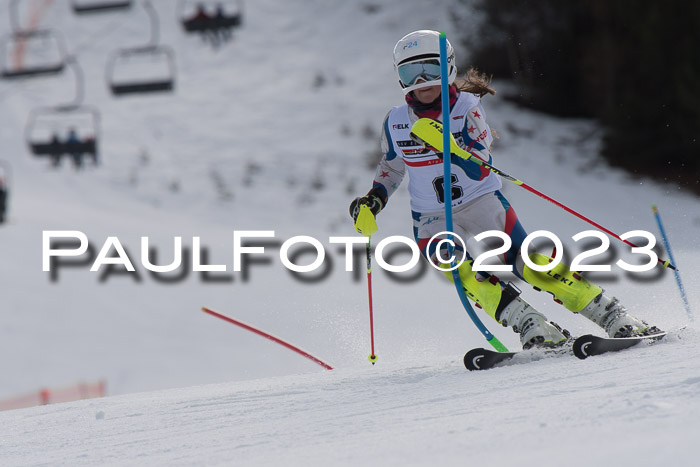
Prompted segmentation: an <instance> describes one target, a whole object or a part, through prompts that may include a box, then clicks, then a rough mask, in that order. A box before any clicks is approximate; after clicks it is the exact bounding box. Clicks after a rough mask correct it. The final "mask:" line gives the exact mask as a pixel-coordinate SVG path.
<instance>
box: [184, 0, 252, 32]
mask: <svg viewBox="0 0 700 467" xmlns="http://www.w3.org/2000/svg"><path fill="white" fill-rule="evenodd" d="M200 8H201V9H202V10H203V12H204V13H206V15H207V17H198V13H200ZM219 9H221V12H220V13H219ZM178 15H179V18H180V22H181V23H182V27H183V28H184V30H185V31H186V32H204V31H211V30H217V29H227V28H234V27H237V26H240V25H241V22H242V17H243V5H242V2H241V1H240V0H228V1H221V0H219V1H212V0H209V1H200V0H184V1H183V0H180V2H179V3H178Z"/></svg>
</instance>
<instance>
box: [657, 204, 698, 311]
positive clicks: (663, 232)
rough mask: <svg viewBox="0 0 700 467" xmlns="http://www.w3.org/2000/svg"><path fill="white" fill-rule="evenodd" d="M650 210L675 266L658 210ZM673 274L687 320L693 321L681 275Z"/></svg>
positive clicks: (676, 270)
mask: <svg viewBox="0 0 700 467" xmlns="http://www.w3.org/2000/svg"><path fill="white" fill-rule="evenodd" d="M651 210H652V211H653V212H654V217H655V218H656V224H657V225H658V226H659V230H660V231H661V239H662V240H663V242H664V248H666V251H667V252H668V259H669V260H670V261H671V263H673V264H676V260H675V259H673V253H671V244H670V243H669V242H668V237H667V236H666V231H665V230H664V225H663V224H662V223H661V216H660V215H659V209H658V208H657V207H656V205H655V204H654V205H652V206H651ZM673 273H674V274H675V276H676V283H677V284H678V288H679V289H680V291H681V298H682V299H683V305H685V311H686V313H688V318H689V319H690V321H693V312H692V311H691V310H690V303H688V296H687V295H686V293H685V288H684V287H683V282H681V274H680V272H678V269H674V270H673Z"/></svg>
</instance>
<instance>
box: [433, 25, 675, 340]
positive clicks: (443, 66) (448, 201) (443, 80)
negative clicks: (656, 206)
mask: <svg viewBox="0 0 700 467" xmlns="http://www.w3.org/2000/svg"><path fill="white" fill-rule="evenodd" d="M447 70H448V68H447V36H446V35H445V33H444V32H441V33H440V86H441V87H440V90H441V96H442V128H443V133H442V147H443V151H447V152H443V154H442V160H443V164H444V168H445V171H444V180H443V185H442V186H443V191H444V200H445V225H446V228H447V232H448V236H447V238H448V240H450V243H448V254H449V255H450V258H453V256H454V255H453V251H454V250H453V248H452V243H454V239H453V236H452V229H453V223H452V166H451V164H452V160H451V159H452V154H451V151H449V149H447V148H450V147H451V145H450V91H449V83H448V77H449V75H448V72H447ZM465 246H466V245H465ZM438 254H439V252H438ZM669 254H671V253H670V252H669ZM450 266H452V267H453V268H454V269H453V270H452V278H453V279H454V283H455V286H456V287H457V293H458V294H459V299H460V300H461V301H462V305H464V309H465V310H466V311H467V314H468V315H469V317H470V318H471V320H472V321H473V322H474V324H475V325H476V327H477V328H478V329H479V331H481V333H482V334H483V335H484V337H485V338H486V340H487V341H488V342H489V344H491V345H492V346H493V347H494V348H495V349H496V350H498V351H499V352H508V349H507V348H506V346H505V345H503V344H502V343H501V341H499V340H498V339H497V338H496V336H494V335H493V334H491V331H489V330H488V328H487V327H486V326H485V325H484V323H482V322H481V320H480V319H479V317H478V316H477V315H476V312H475V311H474V308H472V306H471V304H470V303H469V299H468V298H467V295H466V294H465V292H464V287H462V280H461V279H460V277H459V271H458V270H457V268H456V267H455V266H456V264H455V259H454V258H453V259H452V262H451V264H450Z"/></svg>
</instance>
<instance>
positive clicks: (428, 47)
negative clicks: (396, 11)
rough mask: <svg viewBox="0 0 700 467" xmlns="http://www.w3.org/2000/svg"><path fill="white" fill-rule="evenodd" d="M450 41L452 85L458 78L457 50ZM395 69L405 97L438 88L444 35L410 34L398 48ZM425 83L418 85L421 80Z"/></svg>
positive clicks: (395, 48) (419, 32)
mask: <svg viewBox="0 0 700 467" xmlns="http://www.w3.org/2000/svg"><path fill="white" fill-rule="evenodd" d="M446 42H447V44H446V45H447V71H448V75H447V76H448V83H449V84H452V83H454V80H455V78H456V77H457V66H456V65H455V51H454V49H453V48H452V44H450V41H446ZM394 69H395V70H396V73H397V74H398V75H399V84H400V85H401V88H402V89H403V93H404V94H408V93H409V92H411V91H413V90H414V89H420V88H425V87H428V86H434V85H435V84H436V83H435V82H434V81H439V80H440V33H438V32H437V31H430V30H427V29H423V30H420V31H414V32H412V33H410V34H406V35H405V36H403V37H402V38H401V40H399V41H398V42H397V43H396V45H395V46H394ZM421 78H422V79H423V80H424V82H421V83H418V84H416V81H417V80H418V79H421Z"/></svg>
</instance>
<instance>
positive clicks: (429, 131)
mask: <svg viewBox="0 0 700 467" xmlns="http://www.w3.org/2000/svg"><path fill="white" fill-rule="evenodd" d="M411 137H412V138H414V140H415V141H416V142H418V143H420V144H424V145H425V146H426V147H430V148H432V149H435V151H436V152H443V148H444V147H447V146H449V147H450V150H451V152H452V153H453V154H455V155H457V156H458V157H461V158H462V159H467V160H470V161H473V162H475V163H477V164H479V165H480V166H482V167H483V168H485V169H487V170H490V171H491V172H493V173H495V174H496V175H500V176H501V177H503V178H505V179H506V180H508V181H510V182H513V183H515V184H516V185H518V186H520V187H522V188H524V189H526V190H527V191H529V192H531V193H534V194H536V195H537V196H539V197H540V198H543V199H545V200H547V201H549V202H550V203H553V204H555V205H557V206H559V207H560V208H562V209H564V210H565V211H566V212H568V213H569V214H573V215H574V216H576V217H578V218H579V219H581V220H583V221H585V222H588V223H589V224H591V225H592V226H594V227H596V228H598V229H600V230H602V231H603V232H605V233H606V234H608V235H610V236H611V237H614V238H616V239H618V240H620V241H621V242H624V243H626V244H627V245H629V246H631V247H634V248H639V246H637V245H635V244H634V243H632V242H630V241H629V240H624V239H622V238H621V237H620V236H619V235H618V234H616V233H615V232H613V231H611V230H609V229H607V228H605V227H603V226H602V225H600V224H598V223H597V222H595V221H593V220H591V219H589V218H588V217H586V216H584V215H583V214H580V213H578V212H576V211H574V210H573V209H571V208H570V207H568V206H566V205H565V204H562V203H560V202H559V201H557V200H555V199H554V198H551V197H549V196H547V195H545V194H544V193H542V192H541V191H539V190H536V189H534V188H533V187H531V186H530V185H528V184H527V183H525V182H523V181H521V180H518V179H517V178H515V177H511V176H510V175H508V174H506V173H505V172H502V171H501V170H499V169H497V168H496V167H494V166H492V165H491V164H489V163H488V162H486V161H484V160H481V159H479V158H478V157H476V156H475V155H474V154H472V153H470V152H468V151H465V150H464V149H462V148H461V147H459V146H458V145H457V142H456V141H455V139H454V137H453V136H452V134H451V133H449V132H446V136H445V141H448V139H449V141H450V143H445V144H443V142H442V141H441V140H442V139H443V131H442V125H441V124H440V122H436V121H435V120H433V119H430V118H421V119H419V120H418V121H417V122H416V123H414V124H413V127H412V128H411ZM447 159H449V158H448V157H443V160H445V161H446V160H447ZM659 262H660V263H661V264H663V265H664V266H665V267H667V268H671V269H676V266H674V265H673V263H672V262H671V261H666V260H664V259H661V258H659Z"/></svg>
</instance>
